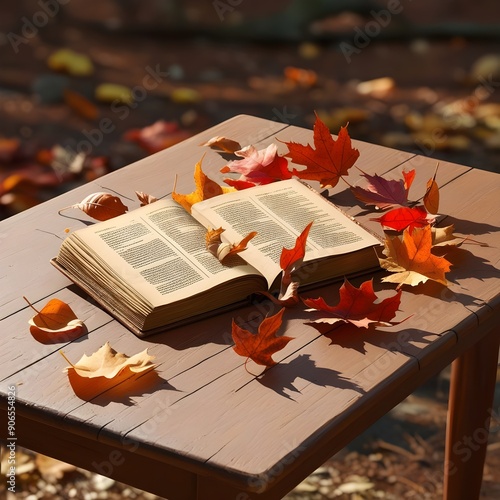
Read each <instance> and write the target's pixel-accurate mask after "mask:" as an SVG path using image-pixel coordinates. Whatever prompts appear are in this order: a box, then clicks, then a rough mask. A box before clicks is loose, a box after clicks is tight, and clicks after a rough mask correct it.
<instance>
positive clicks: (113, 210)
mask: <svg viewBox="0 0 500 500" xmlns="http://www.w3.org/2000/svg"><path fill="white" fill-rule="evenodd" d="M68 208H79V209H80V210H82V211H83V212H85V213H86V214H87V215H88V216H89V217H92V218H93V219H96V220H99V221H105V220H109V219H112V218H113V217H117V216H118V215H122V214H124V213H125V212H127V210H128V207H126V206H125V205H124V204H123V203H122V201H121V200H120V198H118V196H115V195H113V194H111V193H92V194H89V195H88V196H86V197H85V198H84V199H83V200H82V201H81V202H80V203H76V204H75V205H71V206H69V207H65V208H61V210H59V214H60V213H61V212H62V211H63V210H66V209H68Z"/></svg>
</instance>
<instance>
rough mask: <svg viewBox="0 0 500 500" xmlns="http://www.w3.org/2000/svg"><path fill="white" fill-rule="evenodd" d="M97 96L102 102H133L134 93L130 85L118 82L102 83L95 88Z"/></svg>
mask: <svg viewBox="0 0 500 500" xmlns="http://www.w3.org/2000/svg"><path fill="white" fill-rule="evenodd" d="M95 98H96V99H97V100H98V101H101V102H111V103H113V102H114V103H115V104H118V103H123V104H132V103H133V102H134V94H133V93H132V90H131V89H130V88H129V87H125V85H117V84H116V83H101V84H99V85H98V86H97V87H96V89H95Z"/></svg>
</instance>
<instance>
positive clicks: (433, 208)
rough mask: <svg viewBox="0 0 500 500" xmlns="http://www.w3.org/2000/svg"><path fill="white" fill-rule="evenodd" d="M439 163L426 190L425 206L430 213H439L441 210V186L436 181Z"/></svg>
mask: <svg viewBox="0 0 500 500" xmlns="http://www.w3.org/2000/svg"><path fill="white" fill-rule="evenodd" d="M438 167H439V163H438V164H437V166H436V171H435V172H434V176H433V177H432V179H429V180H428V181H427V186H426V191H425V194H424V200H423V202H424V206H425V208H426V210H427V211H428V212H429V213H430V214H437V213H438V210H439V186H438V185H437V182H436V174H437V170H438Z"/></svg>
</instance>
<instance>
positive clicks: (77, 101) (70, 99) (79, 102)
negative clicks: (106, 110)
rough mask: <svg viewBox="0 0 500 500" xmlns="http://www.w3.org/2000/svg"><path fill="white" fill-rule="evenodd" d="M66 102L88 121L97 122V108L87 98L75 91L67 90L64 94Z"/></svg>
mask: <svg viewBox="0 0 500 500" xmlns="http://www.w3.org/2000/svg"><path fill="white" fill-rule="evenodd" d="M63 96H64V102H65V103H66V104H67V105H68V106H69V107H70V108H71V109H73V110H74V111H76V112H77V113H78V114H79V115H80V116H81V117H83V118H85V119H87V120H95V119H96V118H97V117H98V116H99V110H98V109H97V106H96V105H95V104H93V103H92V102H90V101H89V100H88V99H87V98H86V97H85V96H83V95H82V94H79V93H78V92H75V91H74V90H70V89H65V90H64V92H63Z"/></svg>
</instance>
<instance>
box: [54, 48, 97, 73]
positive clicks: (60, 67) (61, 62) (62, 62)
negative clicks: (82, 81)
mask: <svg viewBox="0 0 500 500" xmlns="http://www.w3.org/2000/svg"><path fill="white" fill-rule="evenodd" d="M47 64H48V66H49V68H51V69H53V70H55V71H64V72H66V73H69V74H70V75H73V76H88V75H91V74H92V73H93V72H94V65H93V64H92V61H91V60H90V58H89V57H87V56H86V55H85V54H79V53H77V52H74V51H72V50H70V49H60V50H58V51H56V52H54V53H53V54H52V55H51V56H50V57H49V58H48V60H47Z"/></svg>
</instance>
